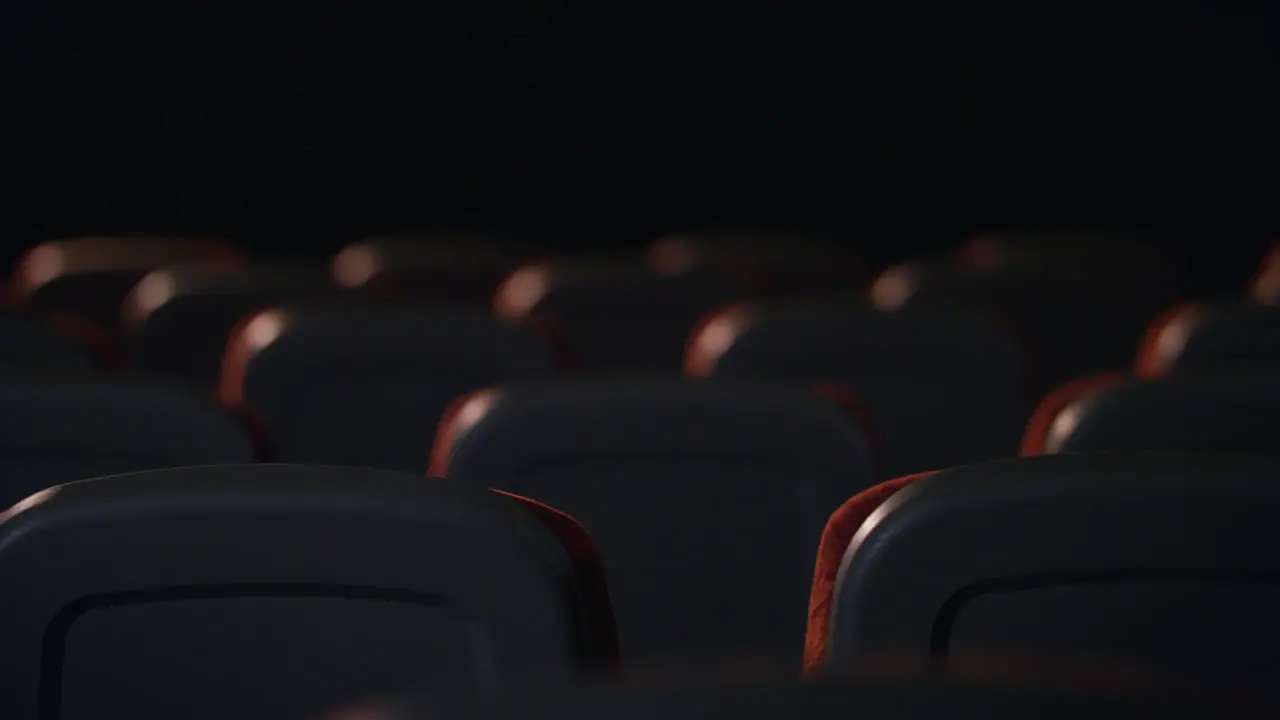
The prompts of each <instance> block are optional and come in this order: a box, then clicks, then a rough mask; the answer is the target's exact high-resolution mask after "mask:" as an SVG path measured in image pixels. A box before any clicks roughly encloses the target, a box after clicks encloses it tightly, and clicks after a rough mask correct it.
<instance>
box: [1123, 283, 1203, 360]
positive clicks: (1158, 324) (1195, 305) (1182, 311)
mask: <svg viewBox="0 0 1280 720" xmlns="http://www.w3.org/2000/svg"><path fill="white" fill-rule="evenodd" d="M1202 309H1203V305H1202V304H1201V303H1200V302H1199V301H1197V300H1187V301H1185V302H1180V303H1178V304H1176V305H1174V306H1173V307H1170V308H1169V309H1167V310H1165V311H1164V312H1162V313H1160V314H1159V315H1157V316H1156V317H1155V319H1154V320H1152V321H1151V324H1150V325H1148V326H1147V330H1146V332H1144V333H1143V334H1142V342H1141V343H1140V344H1139V346H1138V356H1137V358H1135V360H1134V366H1133V373H1134V375H1135V376H1137V377H1140V378H1158V377H1163V376H1164V375H1166V374H1168V368H1167V365H1166V358H1162V357H1160V354H1159V350H1160V339H1161V338H1162V337H1163V336H1164V334H1165V332H1167V331H1168V330H1169V328H1170V327H1172V326H1173V324H1174V323H1177V322H1179V321H1182V320H1190V319H1191V317H1192V316H1193V315H1194V314H1196V313H1199V312H1200V311H1202Z"/></svg>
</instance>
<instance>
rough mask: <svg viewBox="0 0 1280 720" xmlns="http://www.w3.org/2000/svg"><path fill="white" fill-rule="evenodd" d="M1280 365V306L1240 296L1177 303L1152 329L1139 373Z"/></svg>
mask: <svg viewBox="0 0 1280 720" xmlns="http://www.w3.org/2000/svg"><path fill="white" fill-rule="evenodd" d="M1252 370H1280V307H1273V306H1266V305H1255V304H1252V303H1247V302H1243V301H1240V300H1236V299H1230V300H1228V299H1222V300H1205V301H1199V302H1189V303H1183V304H1181V305H1177V306H1175V307H1173V308H1172V309H1170V310H1169V311H1168V312H1166V313H1164V314H1163V315H1161V316H1160V317H1159V318H1157V319H1156V320H1155V322H1154V323H1152V325H1151V327H1150V328H1148V330H1147V335H1146V337H1145V338H1144V340H1143V343H1142V347H1141V348H1140V349H1139V352H1138V359H1137V367H1136V371H1137V374H1138V375H1140V376H1142V377H1164V376H1166V375H1180V374H1186V373H1204V372H1240V371H1252Z"/></svg>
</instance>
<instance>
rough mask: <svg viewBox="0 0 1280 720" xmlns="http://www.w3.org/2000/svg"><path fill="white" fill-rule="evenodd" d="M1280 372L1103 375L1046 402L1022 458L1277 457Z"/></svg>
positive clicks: (1059, 392) (1035, 417) (1032, 425)
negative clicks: (1133, 377)
mask: <svg viewBox="0 0 1280 720" xmlns="http://www.w3.org/2000/svg"><path fill="white" fill-rule="evenodd" d="M1278 414H1280V372H1278V373H1257V372H1254V373H1231V374H1222V375H1189V376H1174V377H1169V378H1165V379H1160V380H1140V381H1130V380H1128V379H1127V378H1125V377H1124V376H1123V375H1118V374H1112V375H1100V376H1095V377H1090V378H1084V379H1081V380H1079V381H1076V382H1074V383H1069V384H1068V385H1065V386H1063V387H1062V388H1060V389H1058V390H1056V391H1054V392H1053V393H1050V394H1049V395H1048V396H1046V397H1045V399H1044V400H1043V401H1041V403H1040V406H1039V407H1037V408H1036V411H1035V413H1034V414H1033V415H1032V418H1031V422H1030V423H1029V424H1028V425H1027V430H1026V434H1025V435H1024V437H1023V443H1022V454H1023V455H1039V454H1042V453H1081V452H1113V451H1118V452H1131V451H1132V452H1136V451H1153V452H1201V453H1226V454H1231V453H1242V454H1255V455H1277V454H1280V425H1278V424H1277V423H1276V421H1275V418H1276V417H1277V415H1278Z"/></svg>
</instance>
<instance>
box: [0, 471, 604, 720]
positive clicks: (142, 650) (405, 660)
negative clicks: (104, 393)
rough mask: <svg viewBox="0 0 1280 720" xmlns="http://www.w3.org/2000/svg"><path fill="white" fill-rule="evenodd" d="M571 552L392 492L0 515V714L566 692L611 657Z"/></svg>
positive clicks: (146, 500) (139, 496)
mask: <svg viewBox="0 0 1280 720" xmlns="http://www.w3.org/2000/svg"><path fill="white" fill-rule="evenodd" d="M545 512H551V513H553V514H555V515H556V516H557V521H556V524H555V525H554V527H553V526H551V525H547V524H544V522H543V521H542V520H541V519H540V514H541V513H545ZM571 529H572V530H574V531H575V532H576V535H574V536H570V535H568V534H567V533H568V532H569V531H570V530H571ZM561 533H565V534H563V535H562V534H561ZM585 540H586V536H585V533H584V532H583V531H582V529H581V528H580V527H578V526H576V524H572V521H570V520H568V519H567V518H564V516H563V515H560V514H558V513H554V511H550V510H548V509H546V508H541V507H537V506H533V505H531V504H530V503H528V502H527V501H524V500H522V499H520V498H515V497H511V496H503V495H501V494H498V493H493V492H490V491H487V490H483V489H479V488H471V487H468V486H465V485H462V484H460V483H454V482H447V481H443V480H440V479H438V478H427V477H423V476H421V475H413V474H402V473H397V472H393V471H381V470H362V469H354V468H333V467H309V466H300V465H238V466H237V465H231V466H217V467H212V466H211V467H197V468H183V469H175V470H161V471H155V472H146V473H137V474H129V475H117V476H113V477H107V478H100V479H95V480H88V481H84V482H79V483H72V484H69V485H63V486H60V487H58V488H54V489H52V490H50V491H48V492H44V493H40V494H38V495H35V496H33V497H31V498H29V499H28V500H26V501H24V502H22V503H20V504H19V505H18V506H16V507H15V508H13V509H12V510H10V511H8V512H7V513H5V514H3V515H0V582H3V584H4V586H5V587H21V588H23V592H20V593H3V596H2V597H0V634H2V635H3V636H4V638H5V642H4V647H3V648H0V667H3V668H4V680H3V682H4V686H5V688H6V690H7V691H6V692H5V693H3V694H2V695H0V715H3V716H4V717H5V718H10V719H11V720H36V718H47V717H62V718H85V717H104V716H110V717H155V718H159V717H175V718H177V717H181V718H191V719H192V720H214V719H215V718H227V717H262V718H267V717H297V718H302V717H315V716H316V713H317V712H319V711H322V710H325V709H327V708H330V707H333V706H335V705H338V704H344V703H349V702H352V701H355V700H358V699H361V698H364V697H368V696H369V695H370V694H379V693H385V692H388V691H390V690H392V689H394V688H399V687H411V686H412V687H417V686H423V685H425V686H426V687H434V688H448V689H451V690H457V691H462V690H464V689H465V690H476V691H483V692H493V691H495V690H500V689H501V688H502V687H504V686H505V685H507V684H509V683H511V682H514V681H515V680H516V679H517V678H520V677H524V676H526V675H536V676H537V677H538V678H539V679H541V680H542V681H543V682H559V681H567V680H569V679H571V678H573V677H574V676H576V675H578V674H579V673H580V672H582V671H583V670H585V669H587V668H589V667H594V666H595V665H596V664H597V663H605V664H607V663H609V662H611V661H612V659H613V654H614V650H615V647H614V645H613V642H612V640H613V638H612V625H611V622H610V619H609V616H608V613H607V610H600V609H598V608H596V607H594V606H593V605H592V603H593V602H595V600H596V599H599V598H601V597H607V593H603V595H602V594H601V593H602V591H603V587H602V586H600V585H599V583H600V577H601V576H600V575H599V572H598V568H595V569H594V570H593V567H594V566H592V565H590V563H594V562H597V561H598V558H597V557H596V556H595V555H594V548H592V547H591V546H590V543H589V542H586V544H583V543H584V541H585ZM567 542H574V543H577V544H575V545H567V544H566V543H567ZM592 583H595V585H593V584H592Z"/></svg>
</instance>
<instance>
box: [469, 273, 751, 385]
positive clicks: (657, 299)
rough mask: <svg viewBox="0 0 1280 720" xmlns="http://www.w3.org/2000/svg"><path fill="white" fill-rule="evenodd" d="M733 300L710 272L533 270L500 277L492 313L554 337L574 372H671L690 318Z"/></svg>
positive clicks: (693, 321) (694, 320)
mask: <svg viewBox="0 0 1280 720" xmlns="http://www.w3.org/2000/svg"><path fill="white" fill-rule="evenodd" d="M735 294H736V293H735V288H734V287H733V285H732V283H730V282H729V281H728V280H726V279H725V278H724V277H722V276H720V275H718V274H716V273H714V272H710V271H701V270H694V271H690V272H685V273H680V274H676V275H662V274H659V273H657V272H654V271H651V270H649V269H647V268H645V267H644V266H642V265H640V264H637V263H629V262H624V261H605V260H602V261H586V260H584V261H576V262H555V263H538V264H534V265H527V266H525V267H523V268H521V269H519V270H517V271H516V272H515V273H513V274H512V275H511V277H509V278H507V280H506V281H505V282H504V283H503V284H502V287H500V288H499V290H498V294H497V296H496V297H495V300H494V310H495V311H496V312H497V313H498V315H499V317H502V318H504V319H506V320H508V321H511V322H530V321H535V320H536V321H538V327H539V328H540V329H542V330H550V331H552V332H553V333H555V335H553V341H554V342H556V343H557V344H559V345H561V346H562V348H564V351H563V354H564V355H566V356H567V357H569V358H571V362H572V364H573V366H574V369H576V370H580V371H584V372H585V371H618V370H624V371H625V370H648V371H666V372H672V373H676V372H679V371H680V365H681V358H682V356H683V354H684V343H685V338H686V337H687V336H688V334H689V332H690V331H691V330H692V329H693V326H694V325H695V324H696V323H697V321H698V319H699V318H700V317H701V316H702V315H703V314H705V313H707V312H710V311H711V310H712V309H714V308H716V307H718V306H720V305H723V304H724V303H726V302H729V301H730V300H732V299H734V296H735Z"/></svg>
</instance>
